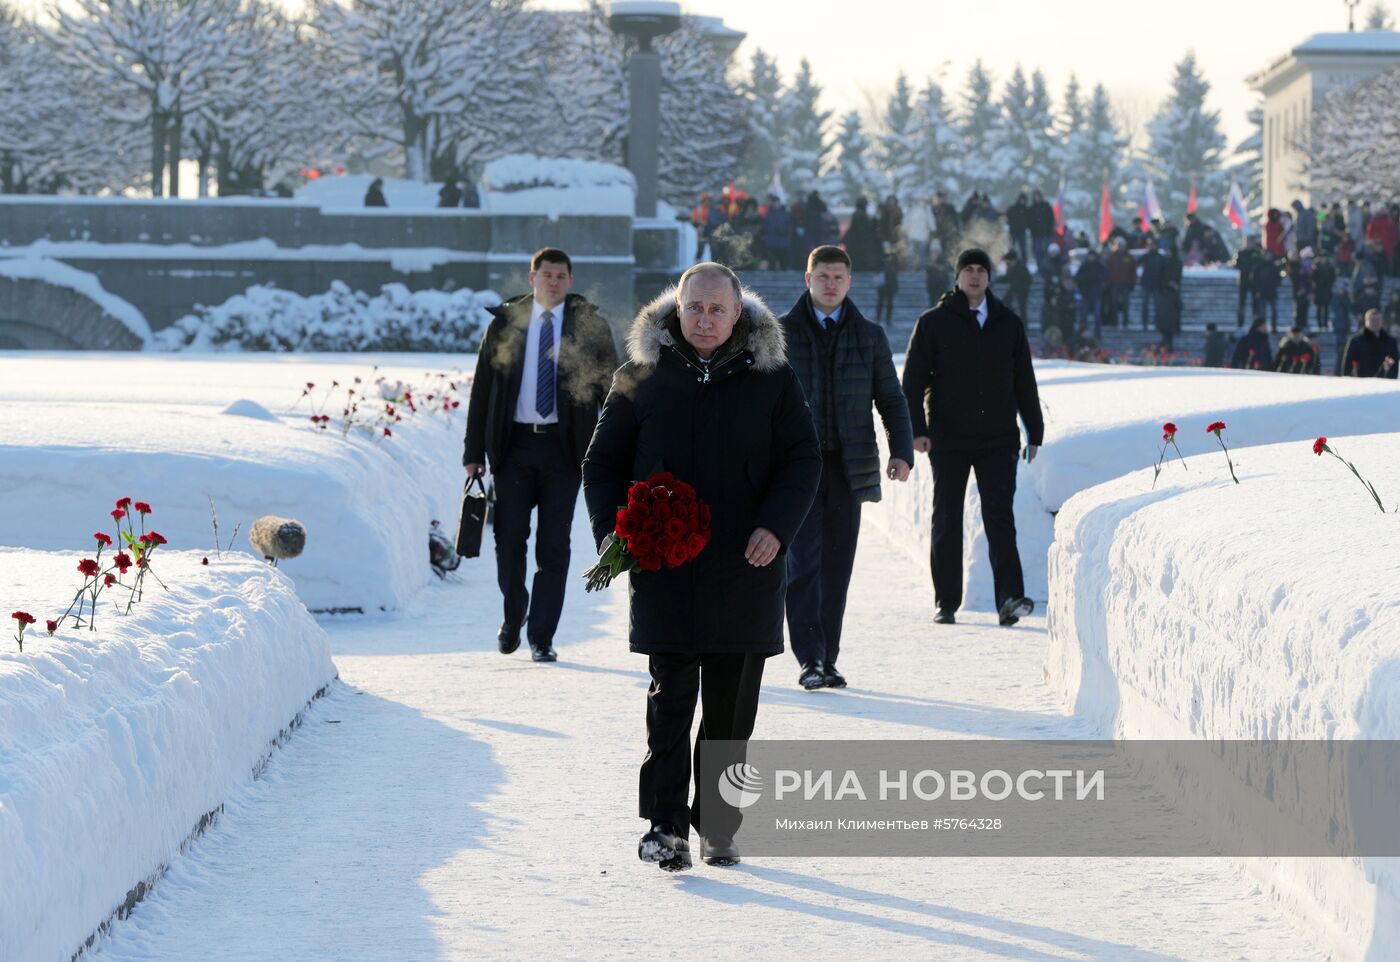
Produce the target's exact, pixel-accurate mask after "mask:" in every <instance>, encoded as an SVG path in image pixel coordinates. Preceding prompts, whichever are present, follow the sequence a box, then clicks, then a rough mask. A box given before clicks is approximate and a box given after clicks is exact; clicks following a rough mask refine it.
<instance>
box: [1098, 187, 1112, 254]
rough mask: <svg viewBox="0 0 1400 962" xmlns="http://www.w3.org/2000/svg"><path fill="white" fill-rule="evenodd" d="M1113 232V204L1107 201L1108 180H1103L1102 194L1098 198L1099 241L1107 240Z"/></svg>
mask: <svg viewBox="0 0 1400 962" xmlns="http://www.w3.org/2000/svg"><path fill="white" fill-rule="evenodd" d="M1112 233H1113V206H1112V205H1111V204H1110V203H1109V202H1108V181H1104V182H1103V196H1102V197H1100V198H1099V243H1100V244H1102V243H1103V242H1104V241H1106V240H1108V235H1109V234H1112Z"/></svg>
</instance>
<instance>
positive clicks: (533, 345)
mask: <svg viewBox="0 0 1400 962" xmlns="http://www.w3.org/2000/svg"><path fill="white" fill-rule="evenodd" d="M534 305H535V306H534V308H533V309H532V310H531V311H530V327H529V329H528V330H527V331H526V332H525V360H524V367H522V368H521V378H520V394H518V395H517V396H516V399H515V420H516V421H518V422H520V423H521V424H558V423H559V399H560V397H561V396H562V392H561V391H560V390H559V341H560V339H561V338H562V337H563V336H564V305H563V304H559V305H556V306H555V307H552V308H550V313H552V314H553V315H554V351H553V354H554V411H553V413H551V414H550V415H549V416H547V417H541V416H540V412H539V411H536V410H535V385H536V384H537V383H538V382H539V376H538V375H539V366H540V327H541V326H542V325H543V324H544V321H543V320H541V317H542V315H543V314H544V311H545V309H544V307H543V306H542V305H541V304H540V302H539V301H535V302H534Z"/></svg>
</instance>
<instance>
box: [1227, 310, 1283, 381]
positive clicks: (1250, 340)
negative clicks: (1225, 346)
mask: <svg viewBox="0 0 1400 962" xmlns="http://www.w3.org/2000/svg"><path fill="white" fill-rule="evenodd" d="M1230 366H1231V367H1232V368H1235V369H1236V370H1239V371H1271V370H1273V367H1274V352H1273V349H1272V348H1271V347H1270V346H1269V322H1268V321H1266V320H1264V318H1263V317H1262V316H1259V317H1256V318H1255V319H1254V327H1252V328H1251V329H1250V331H1249V333H1248V334H1246V335H1245V336H1244V337H1242V338H1240V339H1239V340H1238V341H1236V342H1235V353H1234V354H1233V355H1232V356H1231V357H1230Z"/></svg>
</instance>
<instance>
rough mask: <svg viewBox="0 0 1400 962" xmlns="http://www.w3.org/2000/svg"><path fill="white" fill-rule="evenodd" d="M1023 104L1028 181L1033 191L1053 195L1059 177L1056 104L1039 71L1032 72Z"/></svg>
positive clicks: (1043, 76)
mask: <svg viewBox="0 0 1400 962" xmlns="http://www.w3.org/2000/svg"><path fill="white" fill-rule="evenodd" d="M1026 107H1027V109H1026V140H1027V141H1028V142H1029V144H1030V151H1029V154H1028V158H1027V162H1026V175H1027V180H1028V181H1029V182H1030V186H1031V188H1032V189H1033V190H1041V191H1045V193H1046V194H1047V195H1048V194H1053V193H1054V192H1055V185H1056V184H1058V183H1059V177H1060V165H1059V158H1058V153H1059V150H1058V142H1057V139H1056V136H1055V105H1054V104H1053V103H1052V102H1051V98H1050V91H1049V89H1048V88H1047V87H1046V85H1045V75H1044V74H1043V73H1041V72H1040V71H1039V70H1037V71H1036V72H1035V73H1033V74H1031V91H1030V99H1029V101H1028V102H1027V105H1026Z"/></svg>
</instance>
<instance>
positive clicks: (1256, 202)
mask: <svg viewBox="0 0 1400 962" xmlns="http://www.w3.org/2000/svg"><path fill="white" fill-rule="evenodd" d="M1248 119H1249V127H1250V134H1249V136H1248V137H1246V138H1244V139H1243V140H1241V141H1240V142H1239V143H1238V144H1236V145H1235V152H1234V154H1233V155H1232V157H1231V163H1230V167H1229V170H1228V171H1227V173H1228V175H1229V177H1230V179H1231V180H1233V181H1235V182H1236V183H1238V184H1239V185H1240V190H1241V191H1242V192H1243V193H1244V205H1245V208H1246V209H1247V210H1248V211H1249V214H1250V221H1251V222H1253V223H1259V222H1262V221H1263V220H1264V108H1263V107H1262V106H1257V107H1253V108H1251V110H1250V111H1249V114H1248ZM1221 206H1222V207H1224V204H1223V203H1222V204H1221Z"/></svg>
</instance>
